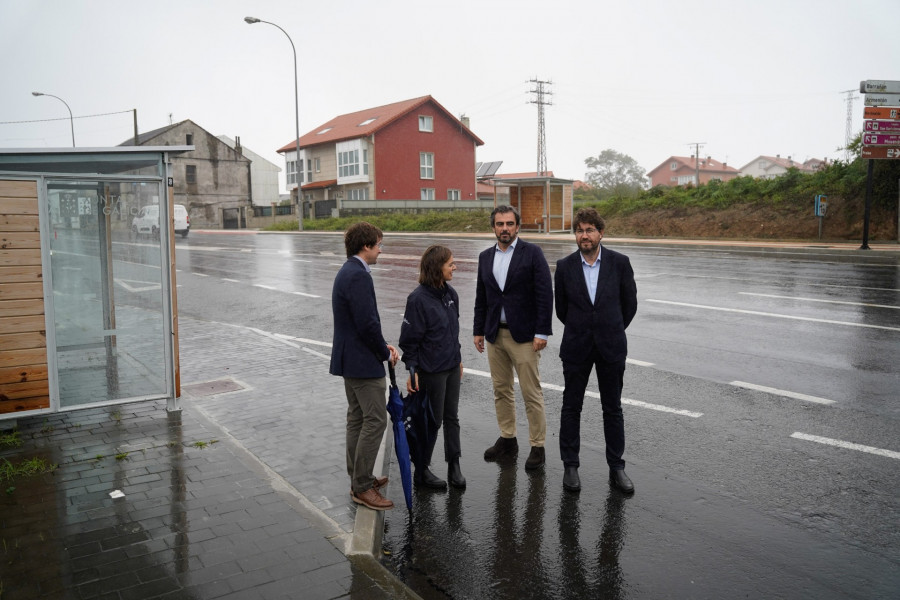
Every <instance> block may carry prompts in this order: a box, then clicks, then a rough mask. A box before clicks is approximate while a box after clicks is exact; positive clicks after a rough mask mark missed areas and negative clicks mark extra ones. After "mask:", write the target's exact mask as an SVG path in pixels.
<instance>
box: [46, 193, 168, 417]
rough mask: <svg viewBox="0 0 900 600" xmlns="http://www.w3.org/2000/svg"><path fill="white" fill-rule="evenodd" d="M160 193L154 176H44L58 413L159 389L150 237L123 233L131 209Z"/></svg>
mask: <svg viewBox="0 0 900 600" xmlns="http://www.w3.org/2000/svg"><path fill="white" fill-rule="evenodd" d="M162 190H163V188H162V185H161V184H160V182H158V181H150V182H136V181H115V182H111V181H91V180H78V181H75V180H52V181H49V182H48V185H47V196H48V201H49V204H50V234H51V235H50V251H51V252H50V254H51V257H50V266H51V272H52V278H53V279H52V281H53V305H54V318H55V339H56V360H57V371H58V374H59V375H58V377H59V397H60V407H61V408H63V409H64V408H67V407H68V408H71V407H73V406H80V405H85V404H95V403H103V402H109V401H113V400H121V399H125V398H134V397H147V396H151V397H152V396H164V395H166V392H167V386H166V381H167V379H166V374H167V369H168V366H167V361H166V352H165V343H166V333H165V332H166V331H167V327H166V323H165V321H166V319H165V314H166V311H165V304H164V292H165V290H166V285H165V282H164V281H163V276H164V275H163V273H164V271H165V270H164V269H162V268H161V265H160V262H161V256H162V252H161V249H160V244H161V241H160V239H159V237H160V236H158V235H157V236H146V237H138V236H136V235H134V234H132V233H131V229H130V227H131V220H132V218H133V216H134V215H135V214H137V212H138V211H139V209H140V207H141V206H144V205H146V204H154V203H158V202H159V200H160V198H161V197H163V198H164V196H163V195H162ZM162 237H163V239H165V234H163V236H162Z"/></svg>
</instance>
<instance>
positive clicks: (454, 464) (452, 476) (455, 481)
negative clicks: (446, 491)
mask: <svg viewBox="0 0 900 600" xmlns="http://www.w3.org/2000/svg"><path fill="white" fill-rule="evenodd" d="M447 479H448V480H449V481H450V485H452V486H453V487H455V488H457V489H460V490H464V489H466V478H465V477H463V474H462V471H461V470H460V468H459V457H458V456H457V457H456V458H451V459H450V462H449V463H448V465H447Z"/></svg>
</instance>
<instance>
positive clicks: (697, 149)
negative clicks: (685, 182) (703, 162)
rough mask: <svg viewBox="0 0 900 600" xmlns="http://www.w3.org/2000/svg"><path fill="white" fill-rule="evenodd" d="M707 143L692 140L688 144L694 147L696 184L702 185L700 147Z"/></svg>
mask: <svg viewBox="0 0 900 600" xmlns="http://www.w3.org/2000/svg"><path fill="white" fill-rule="evenodd" d="M705 145H706V142H691V143H690V144H688V146H693V147H694V171H695V173H696V175H695V177H696V181H694V185H695V186H697V187H700V148H702V147H703V146H705Z"/></svg>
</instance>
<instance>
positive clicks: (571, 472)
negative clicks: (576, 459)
mask: <svg viewBox="0 0 900 600" xmlns="http://www.w3.org/2000/svg"><path fill="white" fill-rule="evenodd" d="M563 488H565V489H566V490H567V491H569V492H580V491H581V478H580V477H578V467H566V472H565V473H564V474H563Z"/></svg>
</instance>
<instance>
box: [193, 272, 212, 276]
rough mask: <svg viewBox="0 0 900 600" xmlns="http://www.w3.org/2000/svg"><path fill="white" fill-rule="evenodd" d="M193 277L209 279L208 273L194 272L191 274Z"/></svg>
mask: <svg viewBox="0 0 900 600" xmlns="http://www.w3.org/2000/svg"><path fill="white" fill-rule="evenodd" d="M191 275H193V276H194V277H209V275H208V274H207V273H194V272H191Z"/></svg>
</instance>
